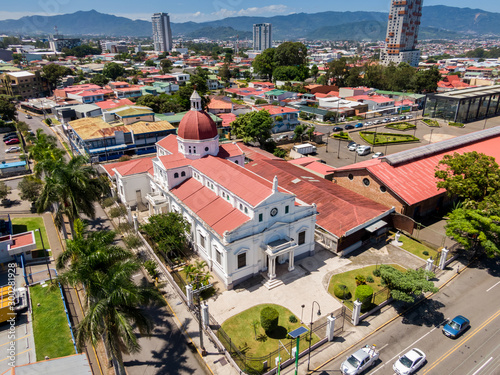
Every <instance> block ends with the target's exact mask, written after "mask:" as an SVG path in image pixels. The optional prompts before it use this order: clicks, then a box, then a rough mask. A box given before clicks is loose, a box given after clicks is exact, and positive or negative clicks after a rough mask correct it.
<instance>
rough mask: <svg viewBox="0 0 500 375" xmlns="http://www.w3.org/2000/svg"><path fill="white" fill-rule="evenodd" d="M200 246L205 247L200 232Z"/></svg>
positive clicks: (203, 238) (203, 237)
mask: <svg viewBox="0 0 500 375" xmlns="http://www.w3.org/2000/svg"><path fill="white" fill-rule="evenodd" d="M200 246H201V247H202V248H205V236H204V235H203V234H201V233H200Z"/></svg>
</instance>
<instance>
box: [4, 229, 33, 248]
mask: <svg viewBox="0 0 500 375" xmlns="http://www.w3.org/2000/svg"><path fill="white" fill-rule="evenodd" d="M35 243H36V240H35V236H34V234H33V232H32V231H31V232H25V233H20V234H14V235H13V236H12V245H10V248H11V249H17V248H19V247H23V246H28V245H34V244H35Z"/></svg>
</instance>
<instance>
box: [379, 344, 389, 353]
mask: <svg viewBox="0 0 500 375" xmlns="http://www.w3.org/2000/svg"><path fill="white" fill-rule="evenodd" d="M386 346H389V344H385V345H384V346H382V347H381V348H380V349H379V350H378V351H379V352H380V351H382V349H384V348H385V347H386Z"/></svg>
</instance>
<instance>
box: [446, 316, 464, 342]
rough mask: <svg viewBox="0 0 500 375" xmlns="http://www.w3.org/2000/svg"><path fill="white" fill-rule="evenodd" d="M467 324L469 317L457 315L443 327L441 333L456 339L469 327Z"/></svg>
mask: <svg viewBox="0 0 500 375" xmlns="http://www.w3.org/2000/svg"><path fill="white" fill-rule="evenodd" d="M469 326H470V322H469V319H467V318H466V317H464V316H462V315H457V316H456V317H454V318H453V319H452V320H450V321H449V322H448V323H447V324H446V325H445V326H444V327H443V333H444V334H445V335H446V336H448V337H451V338H452V339H456V338H457V337H458V336H460V335H461V334H462V333H463V332H464V331H465V330H466V329H467V328H469Z"/></svg>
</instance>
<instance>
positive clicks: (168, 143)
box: [156, 134, 179, 154]
mask: <svg viewBox="0 0 500 375" xmlns="http://www.w3.org/2000/svg"><path fill="white" fill-rule="evenodd" d="M156 144H157V145H158V146H160V147H162V148H164V149H165V150H167V151H169V152H171V153H172V154H176V153H178V152H179V148H178V144H177V136H176V135H174V134H169V135H167V136H166V137H165V138H163V139H161V140H159V141H158V142H156Z"/></svg>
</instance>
